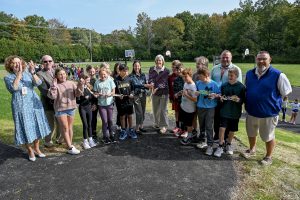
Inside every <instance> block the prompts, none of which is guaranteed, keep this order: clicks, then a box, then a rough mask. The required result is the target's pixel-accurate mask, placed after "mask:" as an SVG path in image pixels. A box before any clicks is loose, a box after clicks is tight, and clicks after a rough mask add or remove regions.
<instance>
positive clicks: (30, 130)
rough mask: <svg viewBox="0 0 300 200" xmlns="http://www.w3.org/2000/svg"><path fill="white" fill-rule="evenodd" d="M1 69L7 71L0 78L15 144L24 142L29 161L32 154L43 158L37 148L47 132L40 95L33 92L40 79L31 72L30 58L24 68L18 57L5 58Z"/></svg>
mask: <svg viewBox="0 0 300 200" xmlns="http://www.w3.org/2000/svg"><path fill="white" fill-rule="evenodd" d="M5 69H6V71H7V72H8V73H9V74H8V75H6V76H5V77H4V81H5V85H6V88H7V90H8V91H9V92H10V93H11V94H12V101H11V107H12V114H13V119H14V123H15V143H16V145H22V144H25V146H26V149H27V150H28V155H29V160H30V161H35V160H36V157H35V156H38V157H45V154H43V153H42V152H41V150H40V148H39V139H40V138H44V137H45V136H46V135H48V134H49V133H50V131H51V130H50V127H49V124H48V121H47V118H46V116H45V113H44V108H43V106H42V103H41V101H40V98H39V96H38V95H37V94H36V93H35V91H34V86H38V85H40V84H41V83H42V81H41V80H40V79H39V77H38V76H37V75H36V74H35V69H34V64H33V62H32V61H30V63H29V69H26V63H25V61H24V60H23V59H22V58H21V57H19V56H9V57H7V58H6V59H5ZM32 143H33V147H32V146H31V144H32Z"/></svg>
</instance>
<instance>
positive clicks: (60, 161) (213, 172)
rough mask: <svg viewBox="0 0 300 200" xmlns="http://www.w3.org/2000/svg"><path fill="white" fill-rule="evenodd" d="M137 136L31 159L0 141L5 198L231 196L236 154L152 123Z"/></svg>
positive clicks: (148, 120) (0, 177)
mask: <svg viewBox="0 0 300 200" xmlns="http://www.w3.org/2000/svg"><path fill="white" fill-rule="evenodd" d="M152 122H153V120H152V118H151V116H150V115H149V114H148V115H147V117H146V125H148V126H145V127H147V130H148V132H147V133H146V134H145V135H143V136H141V137H139V139H137V140H130V139H129V140H126V141H123V142H120V143H118V144H115V145H108V146H104V145H99V146H97V147H96V148H93V149H90V150H86V151H83V152H82V153H81V154H80V155H77V156H71V155H67V154H63V155H60V156H49V157H47V158H46V159H38V160H37V161H36V162H34V163H33V162H29V161H27V160H26V159H27V155H26V154H24V153H23V152H22V151H21V150H19V149H17V148H15V147H12V146H8V145H5V144H2V143H0V172H1V173H0V180H1V181H0V188H1V190H0V199H110V200H111V199H114V200H115V199H154V200H158V199H230V195H231V191H232V188H233V187H234V186H236V184H237V175H236V172H235V169H234V166H233V160H234V159H240V158H239V157H238V156H237V155H234V156H233V157H229V156H224V157H222V158H221V159H217V158H214V157H212V156H206V155H204V152H202V151H201V150H198V149H195V148H194V147H192V146H189V147H183V146H181V145H180V144H179V141H178V140H177V139H176V138H174V137H172V135H171V134H166V135H159V134H157V133H156V132H155V131H154V130H153V129H151V128H150V124H152Z"/></svg>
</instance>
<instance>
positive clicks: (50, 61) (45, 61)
mask: <svg viewBox="0 0 300 200" xmlns="http://www.w3.org/2000/svg"><path fill="white" fill-rule="evenodd" d="M43 63H52V60H44V61H43Z"/></svg>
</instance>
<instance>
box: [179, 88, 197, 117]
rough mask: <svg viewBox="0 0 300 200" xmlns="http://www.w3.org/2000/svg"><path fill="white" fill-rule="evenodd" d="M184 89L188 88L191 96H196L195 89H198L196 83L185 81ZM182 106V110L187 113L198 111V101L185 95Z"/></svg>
mask: <svg viewBox="0 0 300 200" xmlns="http://www.w3.org/2000/svg"><path fill="white" fill-rule="evenodd" d="M183 90H187V92H188V93H189V95H190V96H192V97H196V95H195V91H197V88H196V84H195V83H184V86H183ZM180 106H181V108H182V110H184V111H185V112H187V113H193V112H195V111H196V103H195V102H193V101H191V100H190V99H188V98H187V97H185V96H182V99H181V104H180Z"/></svg>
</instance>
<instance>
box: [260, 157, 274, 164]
mask: <svg viewBox="0 0 300 200" xmlns="http://www.w3.org/2000/svg"><path fill="white" fill-rule="evenodd" d="M261 164H262V165H264V166H268V165H272V158H270V157H264V159H262V161H261Z"/></svg>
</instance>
